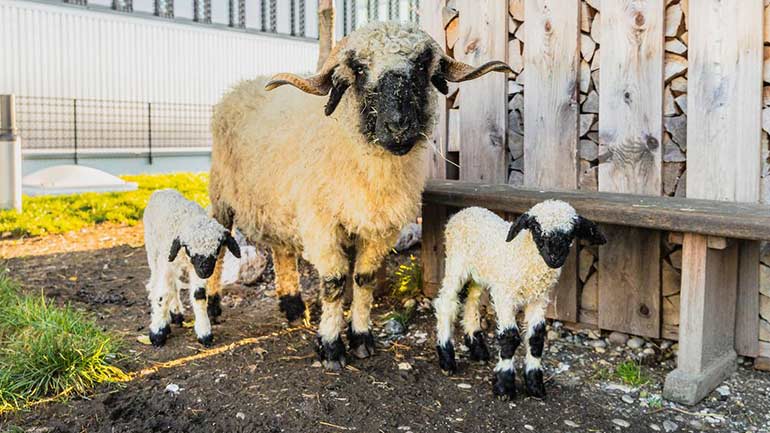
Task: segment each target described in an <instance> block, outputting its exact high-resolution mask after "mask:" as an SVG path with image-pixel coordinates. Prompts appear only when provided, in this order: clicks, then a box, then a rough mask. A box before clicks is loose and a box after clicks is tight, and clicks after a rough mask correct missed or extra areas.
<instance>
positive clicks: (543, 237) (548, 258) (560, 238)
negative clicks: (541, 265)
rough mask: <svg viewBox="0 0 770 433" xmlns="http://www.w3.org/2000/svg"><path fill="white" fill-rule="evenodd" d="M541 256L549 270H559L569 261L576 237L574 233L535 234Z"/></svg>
mask: <svg viewBox="0 0 770 433" xmlns="http://www.w3.org/2000/svg"><path fill="white" fill-rule="evenodd" d="M533 238H534V240H535V244H536V245H537V249H538V251H540V256H541V257H542V258H543V261H545V264H546V265H548V267H549V268H552V269H558V268H560V267H562V266H564V262H566V261H567V257H568V256H569V252H570V248H571V247H572V241H573V239H574V236H573V235H572V233H563V232H553V233H548V234H541V233H533Z"/></svg>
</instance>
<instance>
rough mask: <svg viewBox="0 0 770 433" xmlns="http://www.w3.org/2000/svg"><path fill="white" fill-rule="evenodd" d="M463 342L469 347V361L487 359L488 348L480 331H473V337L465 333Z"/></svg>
mask: <svg viewBox="0 0 770 433" xmlns="http://www.w3.org/2000/svg"><path fill="white" fill-rule="evenodd" d="M464 343H465V345H466V346H467V347H468V349H469V356H470V358H471V361H481V362H487V361H489V349H488V348H487V342H486V339H485V338H484V333H483V332H482V331H476V332H474V333H473V338H471V336H470V335H467V334H466V335H465V338H464Z"/></svg>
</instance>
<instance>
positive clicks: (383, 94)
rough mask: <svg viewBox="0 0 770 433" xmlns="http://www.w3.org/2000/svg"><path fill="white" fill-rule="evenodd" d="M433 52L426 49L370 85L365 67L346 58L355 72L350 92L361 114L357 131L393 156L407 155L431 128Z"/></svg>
mask: <svg viewBox="0 0 770 433" xmlns="http://www.w3.org/2000/svg"><path fill="white" fill-rule="evenodd" d="M433 56H434V54H433V51H432V50H430V49H426V50H425V51H423V52H422V53H420V54H419V55H418V56H417V57H416V58H414V59H406V61H404V62H401V66H400V67H399V68H398V69H394V70H388V71H385V72H383V73H381V74H380V76H379V77H378V78H377V81H376V82H371V81H370V80H371V74H370V71H368V70H367V68H366V66H365V65H363V64H362V63H360V62H359V61H358V60H356V59H355V58H354V57H349V58H348V61H347V66H348V67H350V69H351V70H352V71H353V72H354V73H355V76H356V81H355V83H353V86H352V87H353V89H354V91H355V92H356V93H357V95H358V101H359V104H360V109H359V113H361V117H360V120H359V122H360V124H359V128H360V130H361V132H362V133H363V134H364V135H365V136H367V137H368V138H369V139H370V140H371V141H373V142H375V143H377V144H378V145H379V146H382V147H383V148H384V149H385V150H387V151H388V152H390V153H392V154H394V155H399V156H400V155H406V154H407V153H409V151H410V150H412V147H414V145H415V143H417V141H419V140H420V138H422V137H425V136H426V135H427V134H428V133H429V131H430V128H431V113H430V110H429V108H430V107H431V106H432V105H431V104H429V100H428V98H430V96H431V95H430V92H431V89H430V86H431V77H430V66H431V63H432V62H433Z"/></svg>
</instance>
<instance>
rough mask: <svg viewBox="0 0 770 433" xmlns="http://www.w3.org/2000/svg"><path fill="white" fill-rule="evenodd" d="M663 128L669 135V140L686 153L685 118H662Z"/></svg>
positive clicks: (683, 116)
mask: <svg viewBox="0 0 770 433" xmlns="http://www.w3.org/2000/svg"><path fill="white" fill-rule="evenodd" d="M663 126H664V127H665V129H666V131H668V133H669V134H671V139H672V140H674V142H675V143H676V144H678V145H679V147H680V148H681V149H682V150H683V151H687V116H685V115H681V116H673V117H664V118H663Z"/></svg>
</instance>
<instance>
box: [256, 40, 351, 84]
mask: <svg viewBox="0 0 770 433" xmlns="http://www.w3.org/2000/svg"><path fill="white" fill-rule="evenodd" d="M347 42H348V38H347V36H346V37H344V38H342V39H341V40H340V41H339V42H337V45H335V46H334V49H332V51H331V52H330V53H329V57H327V58H326V61H325V62H324V64H323V66H321V69H320V70H319V71H318V73H317V74H315V75H313V76H311V77H307V78H304V77H301V76H299V75H295V74H289V73H281V74H276V75H274V76H273V77H272V78H271V79H270V81H268V82H267V84H265V89H266V90H268V91H270V90H273V89H275V88H276V87H280V86H283V85H284V84H289V85H292V86H294V87H296V88H298V89H299V90H302V91H303V92H305V93H310V94H311V95H318V96H324V95H326V94H327V93H329V90H331V88H332V80H331V76H332V73H333V72H334V68H336V67H337V66H338V65H339V63H340V61H339V58H338V57H339V53H340V51H342V49H344V48H345V46H346V45H347Z"/></svg>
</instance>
